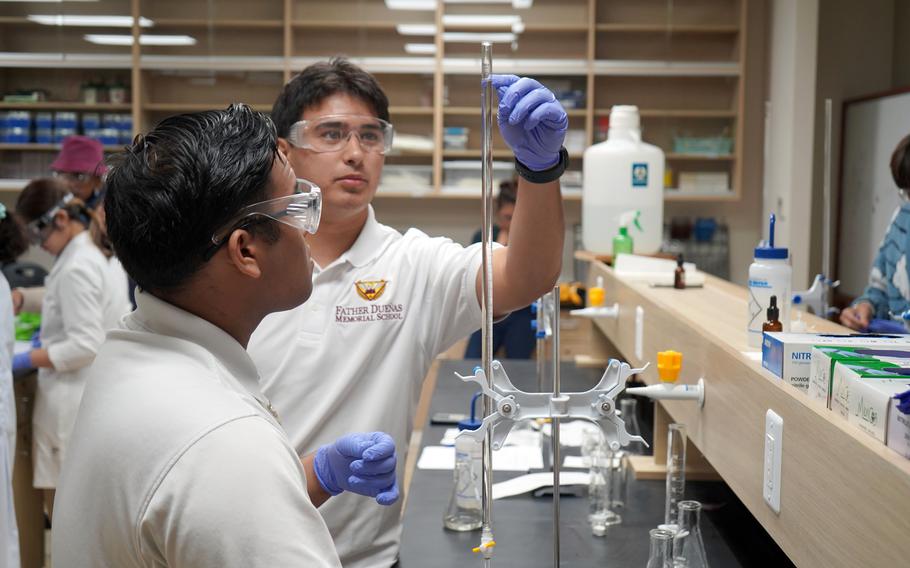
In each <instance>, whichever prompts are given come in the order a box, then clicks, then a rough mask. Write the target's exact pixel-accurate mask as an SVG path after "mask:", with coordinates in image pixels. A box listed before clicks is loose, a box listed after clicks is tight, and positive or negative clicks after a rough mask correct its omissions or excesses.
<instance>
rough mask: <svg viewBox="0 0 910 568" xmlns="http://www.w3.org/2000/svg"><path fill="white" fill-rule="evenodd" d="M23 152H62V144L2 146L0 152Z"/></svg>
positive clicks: (109, 148) (114, 149) (107, 148)
mask: <svg viewBox="0 0 910 568" xmlns="http://www.w3.org/2000/svg"><path fill="white" fill-rule="evenodd" d="M122 149H123V146H120V145H108V146H105V147H104V151H105V152H118V151H120V150H122ZM3 150H8V151H22V152H57V151H59V150H60V144H36V143H28V144H0V151H3Z"/></svg>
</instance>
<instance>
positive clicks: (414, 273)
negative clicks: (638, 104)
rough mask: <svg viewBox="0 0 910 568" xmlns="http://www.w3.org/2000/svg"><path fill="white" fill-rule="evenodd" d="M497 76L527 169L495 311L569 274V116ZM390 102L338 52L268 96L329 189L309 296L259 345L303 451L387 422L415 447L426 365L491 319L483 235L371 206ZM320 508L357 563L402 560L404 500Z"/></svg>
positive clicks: (501, 260)
mask: <svg viewBox="0 0 910 568" xmlns="http://www.w3.org/2000/svg"><path fill="white" fill-rule="evenodd" d="M494 87H495V88H496V91H497V94H498V96H499V130H500V133H501V134H502V137H503V138H504V139H505V141H506V143H507V144H509V146H510V147H511V148H512V149H513V151H514V152H515V158H516V169H517V171H518V173H519V175H520V176H521V177H520V180H519V183H518V199H517V203H516V206H515V213H514V217H513V220H512V225H511V231H510V238H509V246H508V247H501V248H498V249H497V250H496V251H495V252H494V255H493V256H494V258H493V270H494V274H495V278H494V290H493V302H494V308H495V313H496V314H506V313H507V312H509V311H511V310H515V309H518V308H521V307H524V306H527V305H528V304H530V303H531V302H533V301H534V300H535V299H536V298H537V297H539V296H540V295H541V294H543V293H545V292H547V291H549V290H550V289H551V288H552V286H553V284H554V283H555V281H556V279H557V278H558V276H559V272H560V269H561V261H562V249H563V233H564V224H563V210H562V200H561V197H560V189H559V181H558V179H559V177H560V175H561V173H562V172H563V170H564V169H565V167H566V164H567V161H568V157H567V154H566V152H565V149H564V148H563V147H562V143H563V139H564V138H565V132H566V128H567V126H568V119H567V117H566V113H565V111H564V110H563V108H562V106H560V104H559V103H558V102H557V101H556V99H555V97H554V96H553V94H552V93H551V92H550V91H549V90H547V89H546V88H545V87H543V86H542V85H541V84H540V83H538V82H537V81H535V80H533V79H528V78H523V79H519V78H518V77H515V76H495V78H494ZM478 91H479V85H478ZM388 104H389V103H388V99H387V98H386V96H385V94H384V93H383V91H382V89H381V88H380V86H379V84H378V83H377V82H376V79H375V78H374V77H373V76H372V75H370V74H369V73H367V72H365V71H363V70H362V69H360V68H358V67H357V66H356V65H353V64H351V63H350V62H348V61H346V60H344V59H334V60H331V61H328V62H323V63H317V64H314V65H311V66H310V67H307V68H306V69H304V70H303V72H302V73H301V74H300V75H298V76H297V77H295V78H294V79H292V80H291V81H290V82H289V83H288V84H287V85H286V86H285V88H284V90H283V92H282V93H281V94H280V95H279V97H278V99H277V101H276V102H275V105H274V107H273V108H272V119H273V120H274V121H275V124H276V127H277V129H278V136H279V145H280V147H281V148H282V150H284V151H285V152H286V153H287V155H288V158H289V160H290V162H291V165H292V166H293V167H294V171H295V172H296V173H297V175H299V176H301V177H306V178H307V179H312V180H313V181H314V182H315V183H316V184H318V185H319V186H320V187H321V188H322V190H323V195H324V197H325V208H324V210H323V217H322V225H321V228H320V230H319V233H317V234H316V235H314V236H313V238H311V239H310V240H309V241H308V242H309V244H310V248H311V251H312V256H313V258H314V260H315V261H316V267H315V269H314V278H313V295H312V297H311V299H310V301H309V302H307V304H305V305H303V306H300V307H298V308H296V309H294V310H290V311H287V312H281V313H276V314H272V315H271V316H269V317H267V318H266V319H265V320H263V323H262V325H261V326H260V327H259V328H258V329H257V330H256V332H255V334H254V335H253V337H252V339H251V341H250V348H249V351H250V355H251V356H252V358H253V360H254V361H255V362H256V365H257V367H258V368H259V371H260V373H261V375H262V378H263V383H262V384H263V390H264V392H265V393H266V395H268V396H269V398H270V399H271V400H272V402H273V404H274V405H275V407H276V408H277V409H278V411H279V412H280V413H281V415H282V420H283V423H284V426H285V428H286V429H287V431H288V436H289V438H290V440H291V442H292V443H293V444H294V446H295V447H296V449H297V451H298V452H305V451H312V449H313V448H317V447H319V445H320V444H324V443H326V441H328V440H332V439H334V438H335V437H337V436H338V435H339V434H340V433H342V432H345V431H346V430H347V429H349V428H354V429H367V430H372V429H378V430H383V431H385V432H388V433H389V434H391V435H392V437H393V438H394V439H395V442H396V444H397V445H398V448H399V449H402V448H407V444H408V441H409V437H410V434H411V431H412V429H413V416H414V411H415V408H416V405H417V399H418V397H419V393H420V388H421V386H422V381H423V378H424V376H426V374H427V371H428V369H429V367H430V364H431V362H432V361H433V359H434V358H435V357H436V355H437V354H438V353H440V352H442V351H444V350H445V349H447V348H448V347H450V346H451V345H452V344H454V343H455V342H456V341H458V340H459V339H461V338H463V337H465V336H467V335H468V334H470V333H471V332H472V331H474V330H476V329H477V328H478V327H480V322H481V311H480V302H479V299H478V298H479V294H480V290H481V288H480V271H479V268H480V264H481V250H480V245H474V246H470V247H463V246H461V245H459V244H456V243H454V242H452V241H451V240H449V239H447V238H430V237H428V236H427V235H426V234H424V233H422V232H420V231H418V230H416V229H411V230H409V231H407V232H406V233H405V234H404V235H402V234H401V233H399V232H398V231H396V230H395V229H392V228H391V227H387V226H385V225H382V224H381V223H380V222H379V221H378V220H377V218H376V214H375V213H374V211H373V208H372V206H371V205H370V203H371V201H372V199H373V196H374V195H375V193H376V189H377V187H378V185H379V180H380V176H381V175H382V166H383V161H384V158H385V153H386V152H387V151H388V150H389V149H390V147H391V142H392V134H393V127H392V125H391V124H389V122H388V121H389V110H388ZM449 379H450V378H444V379H442V380H449ZM451 380H457V379H454V378H451ZM320 513H322V515H323V517H324V518H325V519H326V523H327V524H328V526H329V529H330V531H331V532H332V536H333V537H334V538H335V542H336V544H337V546H338V551H339V554H340V556H341V560H342V563H343V564H344V565H345V566H346V567H354V568H363V567H381V568H387V567H388V566H391V565H393V564H394V563H395V562H396V560H397V555H398V545H399V541H400V535H401V527H400V510H399V508H398V507H389V508H387V509H381V508H379V507H377V506H375V504H372V503H368V502H363V501H355V500H353V499H350V498H347V497H346V496H341V497H340V498H338V499H333V500H332V501H331V502H329V503H327V504H326V505H325V506H323V507H322V508H320ZM440 514H441V512H440Z"/></svg>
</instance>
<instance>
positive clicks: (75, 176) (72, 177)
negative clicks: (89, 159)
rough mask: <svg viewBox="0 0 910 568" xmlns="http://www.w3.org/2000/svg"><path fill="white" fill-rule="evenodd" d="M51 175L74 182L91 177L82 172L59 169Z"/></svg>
mask: <svg viewBox="0 0 910 568" xmlns="http://www.w3.org/2000/svg"><path fill="white" fill-rule="evenodd" d="M53 176H54V177H55V178H57V179H61V180H63V181H74V182H78V183H82V182H84V181H85V180H87V179H88V178H90V177H92V176H90V175H88V174H85V173H82V172H59V171H54V172H53Z"/></svg>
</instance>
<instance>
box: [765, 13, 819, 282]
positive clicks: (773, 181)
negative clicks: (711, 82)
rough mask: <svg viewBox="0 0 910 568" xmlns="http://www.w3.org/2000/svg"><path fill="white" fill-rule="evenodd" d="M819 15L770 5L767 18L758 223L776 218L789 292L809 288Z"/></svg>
mask: <svg viewBox="0 0 910 568" xmlns="http://www.w3.org/2000/svg"><path fill="white" fill-rule="evenodd" d="M818 10H819V0H799V1H798V2H793V1H792V0H774V2H773V5H772V15H771V34H770V69H769V76H768V81H769V93H770V96H769V101H770V105H769V107H770V120H769V121H768V126H769V131H768V132H766V133H765V136H767V137H769V139H768V148H769V154H768V156H767V160H768V164H767V166H766V168H765V172H766V178H765V188H764V206H763V213H764V214H763V218H764V219H767V218H768V215H769V214H770V213H772V212H773V213H776V214H777V218H778V223H777V234H776V236H775V238H776V240H777V243H780V244H781V245H782V246H789V248H790V255H791V263H792V265H793V288H794V289H803V288H806V287H808V284H809V272H810V269H809V251H810V235H811V233H810V229H811V225H810V223H809V220H810V219H811V211H812V210H811V207H812V192H811V190H810V189H811V187H812V150H813V142H814V140H813V133H814V122H815V75H816V72H815V68H816V59H817V55H816V48H817V37H818ZM763 234H764V235H765V237H767V228H764V229H763Z"/></svg>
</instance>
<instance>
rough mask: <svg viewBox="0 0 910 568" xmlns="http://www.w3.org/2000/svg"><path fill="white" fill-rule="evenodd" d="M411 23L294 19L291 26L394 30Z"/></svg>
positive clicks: (309, 28)
mask: <svg viewBox="0 0 910 568" xmlns="http://www.w3.org/2000/svg"><path fill="white" fill-rule="evenodd" d="M407 24H413V22H395V21H392V20H368V21H353V20H294V21H293V22H291V26H292V27H293V28H295V29H303V30H331V29H339V30H389V31H394V30H395V27H396V26H398V25H407ZM421 25H433V22H426V24H421Z"/></svg>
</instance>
